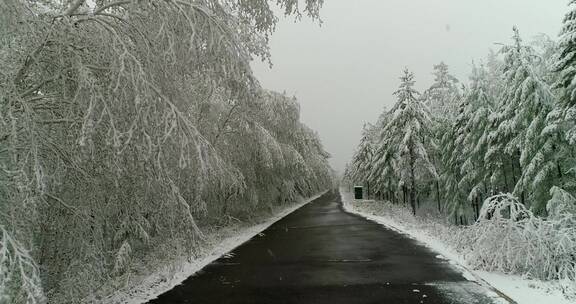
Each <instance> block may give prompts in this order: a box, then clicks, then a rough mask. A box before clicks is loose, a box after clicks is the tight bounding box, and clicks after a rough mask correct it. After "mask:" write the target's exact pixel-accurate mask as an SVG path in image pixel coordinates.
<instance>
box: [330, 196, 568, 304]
mask: <svg viewBox="0 0 576 304" xmlns="http://www.w3.org/2000/svg"><path fill="white" fill-rule="evenodd" d="M340 195H341V197H342V204H343V208H344V210H345V211H347V212H350V213H353V214H357V215H359V216H362V217H364V218H366V219H369V220H371V221H374V222H377V223H379V224H382V225H384V226H386V227H387V228H389V229H392V230H395V231H397V232H399V233H402V234H405V235H407V236H408V237H410V238H412V239H414V240H416V241H418V242H420V243H422V244H423V245H424V246H426V247H428V248H430V249H431V250H432V251H434V252H437V253H438V256H437V257H438V258H441V259H446V260H448V261H450V263H451V264H452V265H453V266H454V267H456V268H458V269H459V270H460V271H461V272H462V274H463V276H464V277H465V278H466V279H467V280H470V281H475V282H477V283H478V284H481V285H484V286H486V287H487V288H489V289H490V290H492V292H496V293H497V294H498V295H499V296H500V297H502V298H504V299H507V300H508V302H511V303H513V302H516V303H518V304H544V303H554V304H572V303H574V302H573V301H572V300H568V299H566V298H565V297H564V295H563V294H562V292H561V291H560V290H559V288H558V286H557V285H558V284H554V283H552V282H543V281H538V280H529V279H524V278H522V277H520V276H513V275H505V274H499V273H490V272H485V271H477V270H472V269H470V267H469V266H468V264H467V263H466V260H465V259H464V257H462V256H461V255H459V254H458V253H457V252H456V251H455V250H454V249H452V248H451V247H450V246H449V245H448V244H446V243H445V242H444V241H442V239H440V238H439V237H435V235H437V233H438V232H439V231H440V230H441V229H442V228H441V227H438V226H439V224H437V223H435V224H434V225H431V224H429V223H428V224H425V223H418V219H416V218H414V217H412V216H411V214H409V212H407V213H406V214H401V216H397V215H398V214H395V215H396V216H395V217H392V216H391V215H390V214H384V213H382V212H375V211H374V210H375V209H374V208H370V205H371V204H375V203H377V202H375V201H358V200H354V198H353V195H352V193H350V192H348V191H346V190H345V189H342V188H340ZM426 227H428V228H430V229H426Z"/></svg>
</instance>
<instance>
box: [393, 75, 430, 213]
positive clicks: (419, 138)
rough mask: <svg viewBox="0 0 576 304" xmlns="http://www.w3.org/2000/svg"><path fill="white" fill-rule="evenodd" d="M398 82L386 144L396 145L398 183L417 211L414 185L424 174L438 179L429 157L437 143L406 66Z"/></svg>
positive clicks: (412, 76) (425, 110) (414, 211)
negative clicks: (396, 99) (407, 193)
mask: <svg viewBox="0 0 576 304" xmlns="http://www.w3.org/2000/svg"><path fill="white" fill-rule="evenodd" d="M400 81H401V83H400V87H399V89H398V90H397V91H396V92H394V95H396V97H397V98H398V101H397V103H396V104H395V105H394V107H393V108H392V110H391V117H390V121H389V122H388V125H387V126H386V129H387V131H386V132H387V136H389V137H390V142H389V143H390V144H391V145H392V146H393V147H395V155H396V159H397V160H398V167H397V169H398V170H399V172H398V176H399V178H400V180H399V184H400V185H403V186H406V187H408V189H409V192H410V206H411V207H412V212H413V213H414V214H416V193H417V184H418V183H419V182H420V181H422V180H423V179H425V178H426V177H427V176H429V177H432V178H437V173H436V168H435V167H434V164H433V163H432V161H431V160H430V155H431V154H432V153H434V151H435V149H436V145H435V144H434V142H433V137H432V133H431V130H430V127H431V124H432V121H431V120H430V116H429V112H428V109H427V107H426V106H425V105H424V104H423V103H422V102H421V101H420V100H419V99H418V94H419V93H418V92H417V91H416V90H415V89H414V74H412V72H410V71H409V70H408V69H405V70H404V75H402V77H400Z"/></svg>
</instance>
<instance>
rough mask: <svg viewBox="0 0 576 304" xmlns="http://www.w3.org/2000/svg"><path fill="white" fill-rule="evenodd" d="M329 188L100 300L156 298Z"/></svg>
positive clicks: (133, 303)
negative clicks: (199, 253) (202, 252)
mask: <svg viewBox="0 0 576 304" xmlns="http://www.w3.org/2000/svg"><path fill="white" fill-rule="evenodd" d="M326 192H328V191H324V192H322V193H319V194H317V195H315V196H313V197H310V198H308V199H306V200H304V201H302V202H300V203H297V204H294V205H292V206H290V207H287V208H285V209H283V210H282V211H280V212H278V213H277V214H276V215H274V216H272V217H270V218H268V219H267V220H266V221H264V222H262V223H260V224H258V225H254V226H247V227H241V228H239V229H238V230H235V231H234V232H231V233H228V236H227V237H225V238H224V239H223V240H222V241H221V242H219V243H218V244H216V245H215V246H213V247H212V248H208V249H207V250H206V251H205V252H206V254H204V255H202V256H199V257H198V258H196V259H193V260H189V259H186V258H184V259H182V261H180V262H175V263H174V264H175V265H178V268H177V269H175V268H174V267H173V266H172V267H170V266H166V267H164V268H162V269H159V270H158V271H156V272H154V273H153V274H151V275H148V276H147V277H145V278H143V279H141V280H139V282H138V283H136V284H133V285H132V286H130V287H127V288H125V289H122V290H119V291H117V292H116V293H115V294H113V295H110V296H109V297H106V298H104V299H101V300H100V301H97V302H98V303H101V304H141V303H145V302H147V301H149V300H151V299H154V298H156V297H157V296H159V295H161V294H163V293H164V292H166V291H168V290H170V289H172V288H174V287H175V286H177V285H179V284H181V283H182V282H183V281H184V280H186V279H187V278H188V277H190V276H193V275H194V274H195V273H197V272H198V271H199V270H201V269H202V268H204V267H205V266H207V265H208V264H210V263H212V262H213V261H215V260H217V259H218V258H220V257H221V256H223V255H224V254H226V253H227V252H230V251H232V250H233V249H234V248H236V247H238V246H239V245H241V244H243V243H245V242H247V241H248V240H250V239H251V238H253V237H254V236H256V235H258V234H259V233H260V232H262V231H263V230H265V229H266V228H268V227H269V226H271V225H272V224H274V223H275V222H277V221H278V220H280V219H282V218H283V217H285V216H287V215H288V214H290V213H292V212H294V211H295V210H297V209H299V208H300V207H302V206H304V205H306V204H308V203H310V202H312V201H314V200H315V199H317V198H319V197H320V196H322V195H323V194H325V193H326Z"/></svg>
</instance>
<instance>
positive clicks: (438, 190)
mask: <svg viewBox="0 0 576 304" xmlns="http://www.w3.org/2000/svg"><path fill="white" fill-rule="evenodd" d="M436 199H437V200H438V212H439V213H442V207H441V206H440V185H439V183H438V180H436Z"/></svg>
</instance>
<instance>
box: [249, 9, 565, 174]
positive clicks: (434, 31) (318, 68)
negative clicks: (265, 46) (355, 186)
mask: <svg viewBox="0 0 576 304" xmlns="http://www.w3.org/2000/svg"><path fill="white" fill-rule="evenodd" d="M567 3H568V1H567V0H482V1H479V0H412V1H406V0H358V1H350V0H327V1H325V4H324V8H323V10H322V13H321V15H322V21H323V23H322V25H319V24H318V22H315V21H311V20H306V19H304V20H302V21H301V22H299V23H295V22H294V19H293V18H288V19H281V20H280V22H279V24H278V27H277V30H276V32H275V34H274V35H273V37H272V39H271V52H272V61H273V68H272V69H270V68H269V67H268V65H267V64H264V63H260V62H254V63H253V67H254V70H255V73H256V76H257V77H258V78H259V79H260V81H261V83H262V85H263V86H264V87H265V88H268V89H273V90H277V91H280V92H283V91H285V92H286V93H287V94H289V95H294V96H296V97H297V98H298V100H299V102H300V104H301V116H302V120H303V121H304V122H305V123H306V124H307V125H308V126H310V127H311V128H312V129H314V130H317V131H318V133H319V134H320V137H321V138H322V140H323V143H324V146H325V148H326V149H327V150H328V152H330V153H331V154H332V165H333V167H334V168H335V169H337V170H343V168H344V166H345V164H346V163H347V162H348V161H349V160H350V158H351V157H352V155H353V153H354V149H355V147H356V145H357V143H358V140H359V139H360V132H361V129H362V126H363V125H364V123H366V122H374V121H375V120H376V119H377V117H378V115H379V114H380V113H381V112H382V110H383V108H384V107H390V106H391V105H392V104H393V103H394V102H395V98H394V96H393V95H392V93H393V92H394V91H395V90H396V88H397V86H398V84H399V80H398V77H399V76H400V73H401V71H402V69H403V68H404V67H408V68H409V69H411V70H412V71H414V72H415V74H416V82H417V85H416V86H417V88H418V89H419V90H422V89H425V88H426V87H428V86H429V85H430V83H431V81H432V75H431V71H432V67H433V65H434V64H437V63H439V62H440V61H444V62H446V63H447V64H448V65H449V66H450V69H451V71H452V73H453V74H454V75H455V76H456V77H458V79H460V81H464V82H466V81H467V77H468V73H469V71H470V69H471V64H472V61H476V62H478V61H479V60H482V59H483V58H484V57H485V56H486V54H487V53H488V51H489V49H490V48H492V49H494V50H497V49H498V45H497V44H498V43H508V42H509V40H510V37H511V36H512V27H513V26H514V25H517V26H518V27H519V29H520V33H521V35H522V36H523V38H524V39H525V40H530V39H531V38H532V37H533V36H535V35H537V34H540V33H544V34H547V35H549V36H551V37H553V38H556V36H557V34H558V32H559V30H560V26H561V22H562V19H563V16H564V14H565V13H566V12H567V11H568V8H567Z"/></svg>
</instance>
